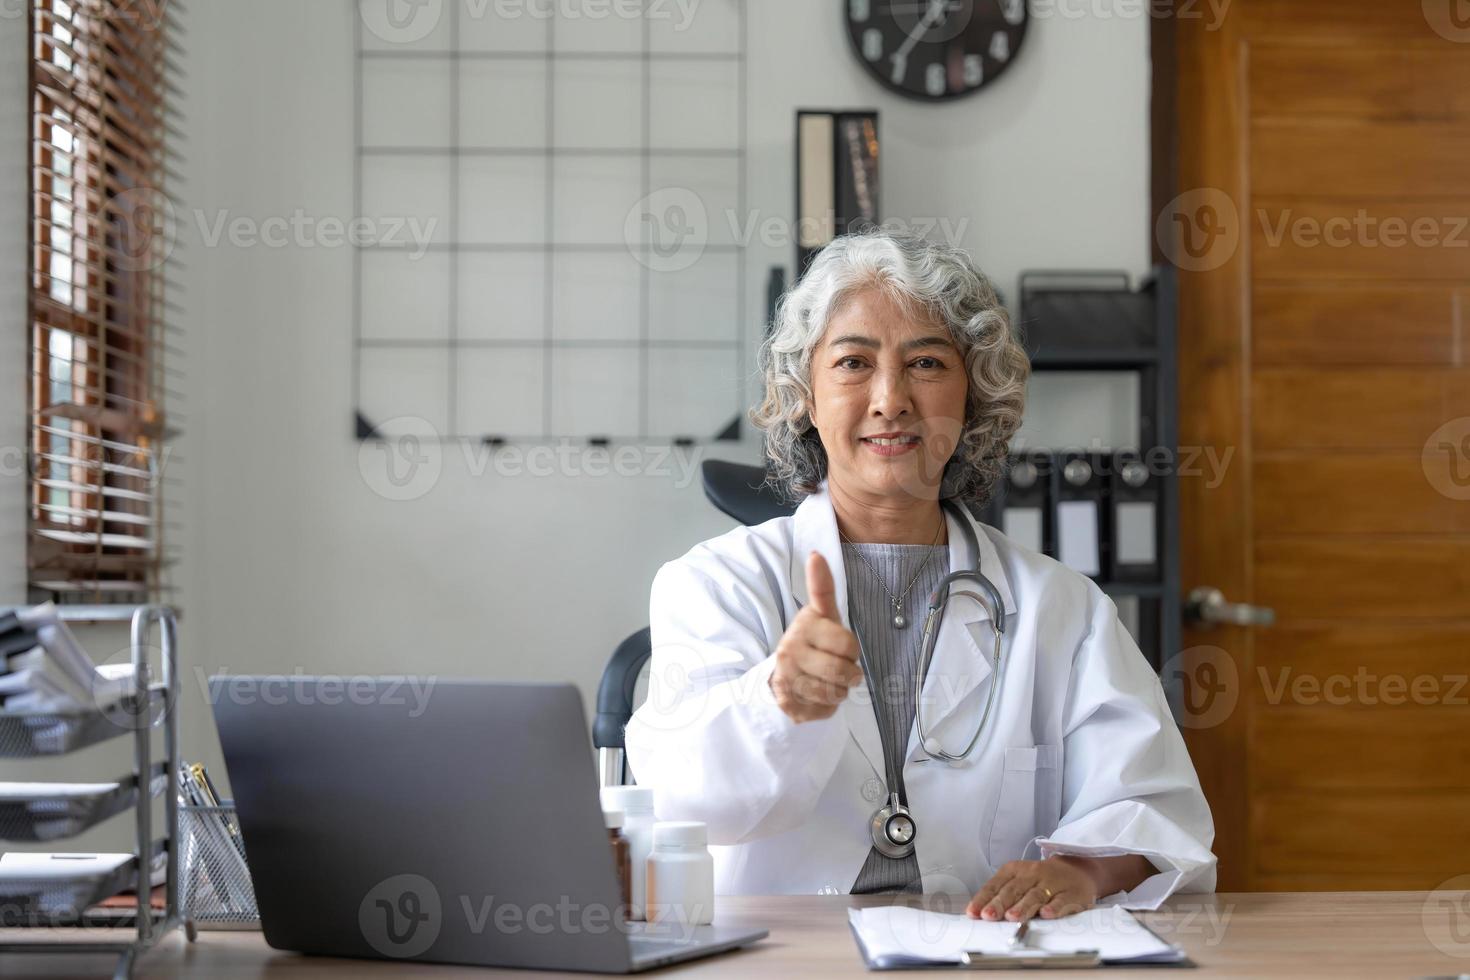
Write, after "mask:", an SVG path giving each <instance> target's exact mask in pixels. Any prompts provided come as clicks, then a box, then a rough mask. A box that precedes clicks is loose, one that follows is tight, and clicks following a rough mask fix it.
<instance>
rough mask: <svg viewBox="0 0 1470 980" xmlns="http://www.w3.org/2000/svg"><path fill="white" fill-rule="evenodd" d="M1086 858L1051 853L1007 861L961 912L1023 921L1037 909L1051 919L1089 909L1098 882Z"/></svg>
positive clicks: (975, 915)
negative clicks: (1042, 859)
mask: <svg viewBox="0 0 1470 980" xmlns="http://www.w3.org/2000/svg"><path fill="white" fill-rule="evenodd" d="M1087 864H1088V862H1087V859H1085V858H1074V857H1069V856H1064V855H1061V854H1054V855H1052V856H1051V857H1049V858H1047V859H1046V860H1044V861H1009V862H1007V863H1005V864H1003V865H1001V867H1000V870H999V871H997V872H996V873H995V875H994V876H992V877H991V879H990V880H989V881H987V882H986V883H985V887H984V888H982V889H980V890H979V891H978V892H976V893H975V897H974V898H972V899H970V904H969V905H968V906H966V907H965V914H966V915H968V916H969V917H970V918H972V919H985V920H988V921H995V920H998V919H1002V918H1004V919H1007V920H1009V921H1011V922H1024V921H1026V920H1027V919H1029V918H1031V917H1032V916H1034V915H1036V914H1037V913H1038V912H1039V913H1041V917H1042V918H1043V919H1054V918H1056V917H1057V916H1061V915H1071V914H1072V913H1073V912H1081V911H1082V910H1084V909H1089V908H1091V907H1092V906H1093V904H1094V903H1095V902H1096V901H1097V899H1098V883H1097V879H1096V878H1095V877H1094V876H1093V871H1092V869H1091V868H1089V867H1087Z"/></svg>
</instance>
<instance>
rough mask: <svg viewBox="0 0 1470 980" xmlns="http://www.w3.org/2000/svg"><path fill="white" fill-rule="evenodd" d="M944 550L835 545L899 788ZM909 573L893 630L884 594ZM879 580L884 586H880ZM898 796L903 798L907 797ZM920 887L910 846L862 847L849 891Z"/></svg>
mask: <svg viewBox="0 0 1470 980" xmlns="http://www.w3.org/2000/svg"><path fill="white" fill-rule="evenodd" d="M948 551H949V547H948V545H943V544H939V545H933V546H930V545H923V544H847V543H845V542H844V543H843V545H842V565H843V568H844V569H845V570H846V572H847V588H848V594H849V597H850V601H851V605H850V615H851V617H852V625H853V632H855V633H856V634H857V636H858V640H859V641H860V642H861V644H862V649H863V654H864V655H865V656H866V658H867V661H868V669H869V671H870V675H869V678H870V681H871V685H872V695H873V707H874V710H875V713H876V714H877V718H878V732H879V734H880V735H881V736H882V739H883V752H884V753H885V756H886V757H887V758H888V759H890V760H892V761H893V766H894V768H895V769H897V770H898V772H897V778H898V783H899V785H898V790H899V792H900V794H902V793H903V758H904V755H905V753H906V752H907V750H908V743H909V730H910V729H912V728H913V725H914V684H915V680H916V679H915V677H914V671H915V669H916V668H917V667H918V663H919V641H920V639H921V638H922V636H923V632H924V612H925V609H926V607H927V604H928V601H929V594H930V593H931V592H933V591H934V589H935V588H936V587H937V586H938V585H939V581H940V579H942V578H944V576H945V575H946V574H948V572H949V561H948V559H947V555H948ZM864 558H866V559H867V562H866V563H864V561H863V559H864ZM869 565H871V566H872V569H869V567H868V566H869ZM921 565H922V569H921V568H920V566H921ZM874 571H876V572H877V574H878V575H879V576H881V577H882V579H883V581H882V582H881V583H880V582H879V581H877V580H876V579H875V578H874V577H873V573H874ZM916 573H917V575H918V578H917V579H916V580H915V581H914V585H913V588H912V589H910V590H909V593H908V595H907V597H906V598H905V599H904V601H903V604H902V606H901V607H900V609H901V611H902V613H903V616H904V618H905V619H906V620H907V623H906V625H905V626H904V627H903V628H902V629H899V628H897V627H895V626H894V625H893V602H892V600H890V599H889V597H888V593H889V591H891V592H892V593H893V595H894V596H898V595H900V594H902V592H903V589H904V587H905V586H907V585H908V582H909V579H910V578H913V577H914V575H915V574H916ZM884 585H887V587H888V591H885V590H884ZM873 761H874V764H875V765H877V766H878V768H879V777H880V778H879V781H880V782H883V781H885V780H886V778H887V777H886V773H887V768H886V767H885V766H884V764H883V761H882V760H879V759H875V760H873ZM903 799H904V801H905V802H907V800H908V797H907V795H904V796H903ZM882 805H883V803H882V802H881V801H880V802H877V803H874V804H873V808H874V809H877V808H878V807H879V806H882ZM923 890H924V889H923V882H922V880H921V879H920V877H919V861H918V857H917V852H915V853H914V854H910V855H909V856H908V857H906V858H903V859H901V860H898V859H894V858H890V857H886V856H884V855H883V854H880V853H879V852H878V849H877V848H876V847H874V848H871V849H870V850H869V852H868V859H867V862H866V863H865V864H864V865H863V868H862V871H860V872H859V873H858V876H857V880H856V881H855V882H853V885H852V894H854V895H861V894H869V893H873V892H901V891H908V892H913V893H920V892H922V891H923Z"/></svg>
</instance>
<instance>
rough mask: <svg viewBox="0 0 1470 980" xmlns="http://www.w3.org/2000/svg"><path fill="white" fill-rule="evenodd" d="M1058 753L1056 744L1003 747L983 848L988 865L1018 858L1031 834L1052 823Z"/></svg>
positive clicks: (1057, 802) (1057, 797)
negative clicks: (997, 787)
mask: <svg viewBox="0 0 1470 980" xmlns="http://www.w3.org/2000/svg"><path fill="white" fill-rule="evenodd" d="M1060 754H1061V753H1060V748H1059V746H1056V745H1026V746H1015V747H1011V748H1007V749H1006V761H1005V773H1004V774H1003V776H1002V778H1001V782H1000V797H999V798H998V799H997V800H996V802H995V819H994V820H992V821H991V824H990V844H989V846H988V847H987V848H986V853H987V854H988V856H989V857H990V864H991V866H992V867H996V868H998V867H1000V866H1001V865H1002V864H1005V863H1006V862H1007V861H1017V860H1020V859H1021V858H1022V857H1024V856H1025V855H1024V852H1025V850H1026V845H1027V844H1029V843H1031V841H1032V839H1033V838H1035V837H1037V836H1038V835H1041V834H1044V833H1047V832H1048V831H1049V830H1050V829H1051V828H1053V827H1055V826H1056V821H1057V812H1056V811H1057V809H1058V807H1059V806H1060V798H1061V786H1060V785H1059V779H1060V765H1059V763H1060V761H1061V760H1060Z"/></svg>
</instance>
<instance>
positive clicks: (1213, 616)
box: [1184, 585, 1276, 627]
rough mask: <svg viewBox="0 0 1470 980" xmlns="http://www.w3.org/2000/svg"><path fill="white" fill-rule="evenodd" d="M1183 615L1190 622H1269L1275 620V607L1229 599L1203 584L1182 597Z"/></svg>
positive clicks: (1257, 623)
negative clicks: (1183, 598)
mask: <svg viewBox="0 0 1470 980" xmlns="http://www.w3.org/2000/svg"><path fill="white" fill-rule="evenodd" d="M1184 619H1185V621H1186V622H1188V623H1190V624H1191V625H1196V626H1205V627H1209V626H1215V625H1219V624H1224V625H1227V626H1270V625H1271V624H1273V623H1275V622H1276V610H1274V609H1272V608H1271V607H1270V606H1252V605H1249V604H1248V603H1244V602H1231V601H1229V600H1228V599H1226V598H1225V593H1223V592H1221V591H1220V590H1219V589H1216V588H1213V587H1212V586H1208V585H1204V586H1200V587H1199V588H1197V589H1195V590H1194V591H1192V592H1190V593H1189V598H1187V599H1185V600H1184Z"/></svg>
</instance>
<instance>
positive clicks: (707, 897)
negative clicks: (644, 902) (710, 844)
mask: <svg viewBox="0 0 1470 980" xmlns="http://www.w3.org/2000/svg"><path fill="white" fill-rule="evenodd" d="M707 841H708V834H707V832H706V830H705V826H704V824H703V823H700V822H699V821H697V820H665V821H660V822H658V823H655V824H654V825H653V851H652V853H650V854H649V855H648V886H647V887H648V907H647V909H646V910H645V914H646V916H647V918H648V921H649V922H665V923H669V924H678V925H695V926H705V925H709V924H710V923H711V922H713V921H714V918H715V860H714V858H713V857H711V856H710V852H709V849H708V848H707V847H706V846H705V844H706V843H707Z"/></svg>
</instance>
